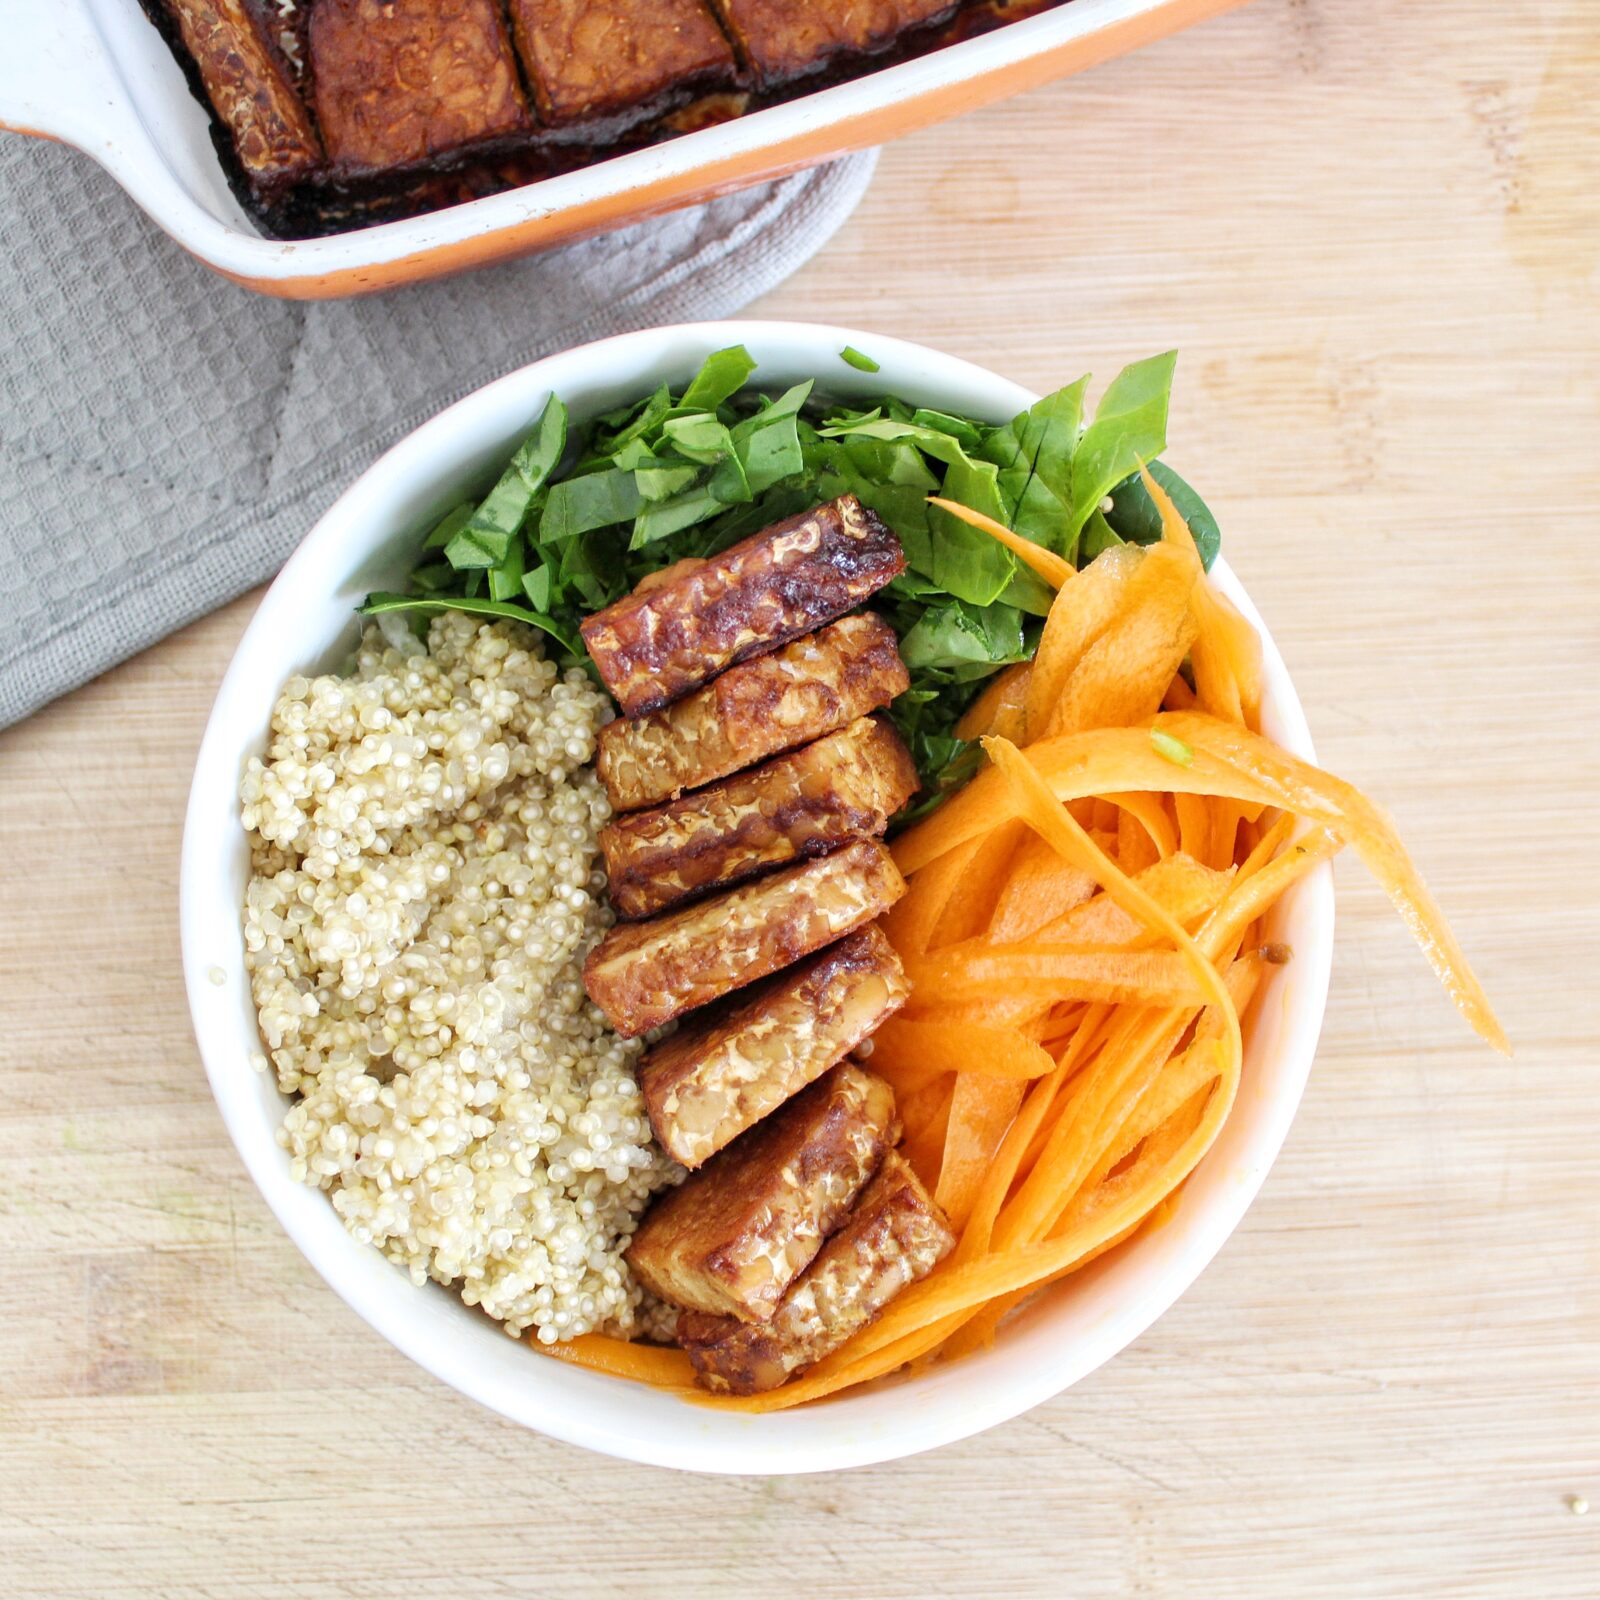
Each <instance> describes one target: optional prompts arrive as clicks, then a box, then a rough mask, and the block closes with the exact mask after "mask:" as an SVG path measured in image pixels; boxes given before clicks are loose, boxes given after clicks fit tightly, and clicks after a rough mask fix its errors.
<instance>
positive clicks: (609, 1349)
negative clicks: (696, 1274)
mask: <svg viewBox="0 0 1600 1600" xmlns="http://www.w3.org/2000/svg"><path fill="white" fill-rule="evenodd" d="M528 1342H529V1345H530V1346H531V1348H533V1349H535V1350H537V1351H538V1352H539V1353H540V1354H541V1355H546V1356H554V1357H555V1358H556V1359H557V1360H558V1361H566V1362H570V1363H571V1364H572V1365H573V1366H576V1367H587V1368H588V1369H589V1370H590V1371H591V1372H603V1373H606V1374H607V1375H608V1376H610V1377H613V1378H632V1379H633V1380H634V1381H635V1382H638V1383H648V1384H651V1385H652V1386H654V1387H656V1388H660V1389H688V1390H690V1391H691V1392H693V1390H694V1368H693V1367H691V1366H690V1365H689V1358H688V1356H687V1355H685V1354H684V1352H683V1351H682V1350H676V1349H668V1348H665V1347H663V1346H661V1345H654V1344H637V1343H634V1342H632V1341H630V1340H627V1339H612V1338H610V1337H608V1336H607V1335H605V1334H603V1333H583V1334H579V1335H578V1337H577V1338H575V1339H565V1340H561V1341H558V1342H557V1343H555V1344H541V1343H540V1342H539V1341H538V1340H537V1339H531V1340H529V1341H528Z"/></svg>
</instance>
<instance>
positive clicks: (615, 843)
mask: <svg viewBox="0 0 1600 1600" xmlns="http://www.w3.org/2000/svg"><path fill="white" fill-rule="evenodd" d="M916 788H917V769H916V766H915V765H914V763H913V762H912V760H911V755H910V752H909V751H908V750H907V749H906V747H905V744H904V742H903V741H902V740H901V738H900V735H899V734H897V733H896V732H895V731H894V729H893V727H891V726H890V725H889V723H888V722H886V721H883V720H882V719H879V718H874V717H861V718H858V719H857V720H856V721H855V722H852V723H851V724H850V725H849V727H847V728H841V729H839V731H838V732H837V733H830V734H826V735H824V737H822V738H821V739H818V740H816V741H815V742H814V743H812V744H808V745H803V746H802V747H801V748H800V749H798V750H792V751H790V752H789V754H787V755H782V756H774V757H773V758H772V760H770V761H768V762H766V763H765V764H764V765H762V766H759V767H753V768H751V769H750V770H749V771H748V772H741V773H738V774H736V775H735V776H734V777H731V778H724V779H723V780H722V782H720V783H714V784H712V785H711V787H710V788H708V789H702V790H701V791H700V792H699V793H698V794H692V795H688V796H685V798H683V799H682V800H674V801H673V802H672V803H671V804H670V805H665V806H662V807H660V808H659V809H657V810H654V811H636V812H633V813H631V814H630V815H628V816H624V817H619V818H618V819H617V820H616V821H615V822H612V823H610V824H609V825H608V826H606V827H605V828H603V829H601V832H600V848H601V850H602V851H603V852H604V853H605V859H606V875H607V877H608V878H609V879H610V890H609V892H610V896H611V904H612V905H613V906H614V907H615V908H616V911H617V913H618V915H619V916H623V917H629V918H637V917H651V916H654V915H655V914H656V913H657V912H659V911H665V910H666V909H667V908H668V907H670V906H674V905H677V904H679V903H680V902H682V901H684V900H691V899H695V898H698V897H699V896H700V895H703V894H706V893H709V892H710V891H711V890H713V889H725V888H727V887H729V885H731V884H735V883H739V882H741V881H742V880H743V879H745V878H753V877H754V876H756V874H757V873H760V872H764V871H767V870H768V869H770V868H772V867H780V866H784V865H786V864H787V863H789V862H791V861H796V860H806V859H809V858H810V857H812V856H820V855H826V854H827V852H828V851H829V850H833V849H835V848H837V847H838V846H839V845H841V844H845V843H847V842H848V841H849V840H851V839H868V838H874V837H877V836H879V835H881V834H883V833H884V832H885V831H886V830H887V828H888V826H889V819H890V817H892V816H893V815H894V814H895V812H897V811H898V810H899V809H900V808H901V806H903V805H904V804H905V803H906V801H907V800H909V799H910V798H911V796H912V795H913V794H915V793H916Z"/></svg>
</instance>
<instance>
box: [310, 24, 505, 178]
mask: <svg viewBox="0 0 1600 1600" xmlns="http://www.w3.org/2000/svg"><path fill="white" fill-rule="evenodd" d="M309 38H310V49H311V81H312V85H313V91H314V96H315V100H316V110H317V121H318V123H319V125H320V126H321V128H322V137H323V141H324V143H325V144H326V145H327V151H328V160H329V162H330V163H331V165H332V166H333V168H334V169H335V170H336V171H338V172H341V173H374V172H392V171H396V170H403V169H407V168H413V167H418V166H421V165H423V164H424V163H427V162H429V161H433V160H437V159H440V158H454V157H457V156H461V155H464V154H467V153H469V152H474V151H482V150H484V149H487V148H492V147H495V146H497V145H498V146H503V145H506V144H507V143H508V142H510V141H514V140H515V139H517V138H518V137H519V136H521V135H524V134H526V133H527V132H529V130H530V129H531V128H532V126H533V119H532V117H531V116H530V114H529V112H528V107H527V103H526V102H525V101H524V100H523V97H522V87H521V84H520V82H519V80H518V76H517V62H516V57H515V56H514V55H513V53H512V50H511V40H510V37H509V35H508V34H507V33H506V28H505V22H504V20H503V18H502V16H501V11H500V6H499V4H498V0H317V4H316V6H315V7H314V9H313V10H312V12H311V22H310V29H309Z"/></svg>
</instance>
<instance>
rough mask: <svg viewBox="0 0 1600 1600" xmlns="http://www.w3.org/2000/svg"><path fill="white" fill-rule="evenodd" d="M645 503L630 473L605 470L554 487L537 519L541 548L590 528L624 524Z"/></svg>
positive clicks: (618, 469)
mask: <svg viewBox="0 0 1600 1600" xmlns="http://www.w3.org/2000/svg"><path fill="white" fill-rule="evenodd" d="M643 503H644V500H643V497H642V496H641V495H640V493H639V489H638V485H637V484H635V482H634V481H633V474H632V473H631V472H624V471H623V470H622V468H620V467H607V468H605V469H604V470H603V471H600V472H589V473H585V474H584V476H583V477H581V478H567V479H566V480H564V481H563V482H561V483H557V484H553V485H552V486H551V489H550V493H549V494H548V495H547V496H546V497H545V503H544V515H543V516H542V517H540V519H539V541H540V543H541V544H560V543H561V541H562V540H563V539H571V538H573V537H574V536H575V535H577V534H580V533H587V532H588V531H589V530H590V529H591V528H605V527H609V526H610V525H611V524H612V523H614V522H626V521H627V520H628V519H629V518H630V517H632V516H634V515H635V514H636V513H637V512H638V510H639V508H640V506H641V505H642V504H643Z"/></svg>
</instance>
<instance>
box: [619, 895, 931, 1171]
mask: <svg viewBox="0 0 1600 1600" xmlns="http://www.w3.org/2000/svg"><path fill="white" fill-rule="evenodd" d="M910 992H911V988H910V985H909V984H908V983H907V982H906V975H905V972H904V970H903V969H902V967H901V965H900V958H899V957H898V956H897V955H896V954H895V953H894V950H893V948H892V946H891V945H890V944H889V941H888V940H887V939H886V938H884V936H883V934H882V933H881V932H880V931H879V930H878V929H877V928H871V927H869V928H862V929H861V930H860V931H859V932H858V933H852V934H851V935H850V936H849V937H848V938H845V939H841V940H840V941H839V942H838V943H837V944H833V945H829V946H828V948H827V949H826V950H824V951H823V952H822V953H821V954H820V955H816V956H813V957H812V958H811V959H810V960H809V961H807V962H805V963H804V964H802V965H800V966H797V967H791V968H790V969H789V971H787V972H785V973H782V974H780V975H779V976H778V977H776V978H773V979H772V980H771V981H770V982H769V983H766V984H763V985H762V986H761V987H760V988H759V989H756V990H753V991H751V993H750V994H749V996H748V997H744V996H737V997H735V999H734V1000H733V1001H731V1002H729V1003H728V1004H727V1005H724V1006H721V1007H718V1008H716V1009H714V1010H712V1011H707V1012H703V1013H702V1014H701V1015H700V1016H698V1017H692V1018H690V1019H689V1021H687V1022H685V1023H684V1025H683V1026H682V1027H681V1028H679V1029H678V1031H677V1032H676V1033H675V1034H673V1035H672V1037H671V1038H669V1039H664V1040H662V1042H661V1043H660V1044H658V1045H656V1046H655V1048H654V1049H653V1050H651V1051H650V1053H649V1054H648V1055H647V1056H646V1057H645V1058H644V1062H643V1064H642V1065H641V1066H640V1069H639V1086H640V1088H641V1089H642V1090H643V1092H644V1102H645V1109H646V1111H647V1112H648V1114H649V1117H650V1126H651V1128H652V1129H653V1130H654V1132H655V1136H656V1140H657V1142H658V1143H659V1144H660V1145H661V1147H662V1149H664V1150H665V1151H666V1152H667V1153H668V1155H670V1156H672V1157H673V1158H674V1159H675V1160H678V1161H681V1162H682V1163H683V1164H684V1166H686V1167H698V1166H700V1165H701V1164H702V1163H703V1162H705V1161H708V1160H709V1159H710V1158H711V1157H712V1156H713V1155H715V1154H716V1152H717V1151H718V1150H721V1149H723V1148H724V1147H725V1146H726V1145H728V1144H730V1143H732V1142H733V1141H734V1140H735V1139H737V1138H738V1137H739V1135H740V1134H741V1133H743V1132H744V1131H745V1129H746V1128H750V1127H753V1126H754V1125H755V1124H756V1123H757V1122H759V1121H760V1120H761V1118H763V1117H765V1116H767V1115H768V1114H769V1113H770V1112H772V1111H774V1110H775V1109H776V1108H777V1107H779V1106H781V1105H782V1104H783V1103H784V1102H785V1101H786V1100H788V1099H789V1097H790V1096H791V1095H793V1094H796V1093H798V1092H799V1091H800V1090H801V1089H803V1088H805V1086H806V1085H807V1084H808V1083H810V1082H812V1081H813V1080H814V1079H816V1078H820V1077H821V1076H822V1074H823V1073H824V1072H826V1071H827V1070H828V1069H829V1068H830V1067H831V1066H833V1065H834V1063H835V1062H837V1061H839V1060H840V1059H841V1058H842V1057H843V1056H844V1055H845V1054H847V1053H848V1052H849V1051H851V1050H854V1049H855V1047H856V1046H857V1045H858V1044H860V1043H861V1041H862V1040H863V1039H865V1038H867V1037H868V1036H869V1035H870V1034H872V1033H873V1032H874V1031H875V1030H876V1029H877V1028H878V1027H879V1026H880V1025H881V1024H882V1023H883V1022H884V1021H885V1020H886V1019H887V1018H889V1017H891V1016H893V1015H894V1013H895V1012H896V1011H898V1010H899V1009H900V1007H901V1006H903V1005H904V1004H905V1003H906V999H907V997H908V996H909V994H910Z"/></svg>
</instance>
